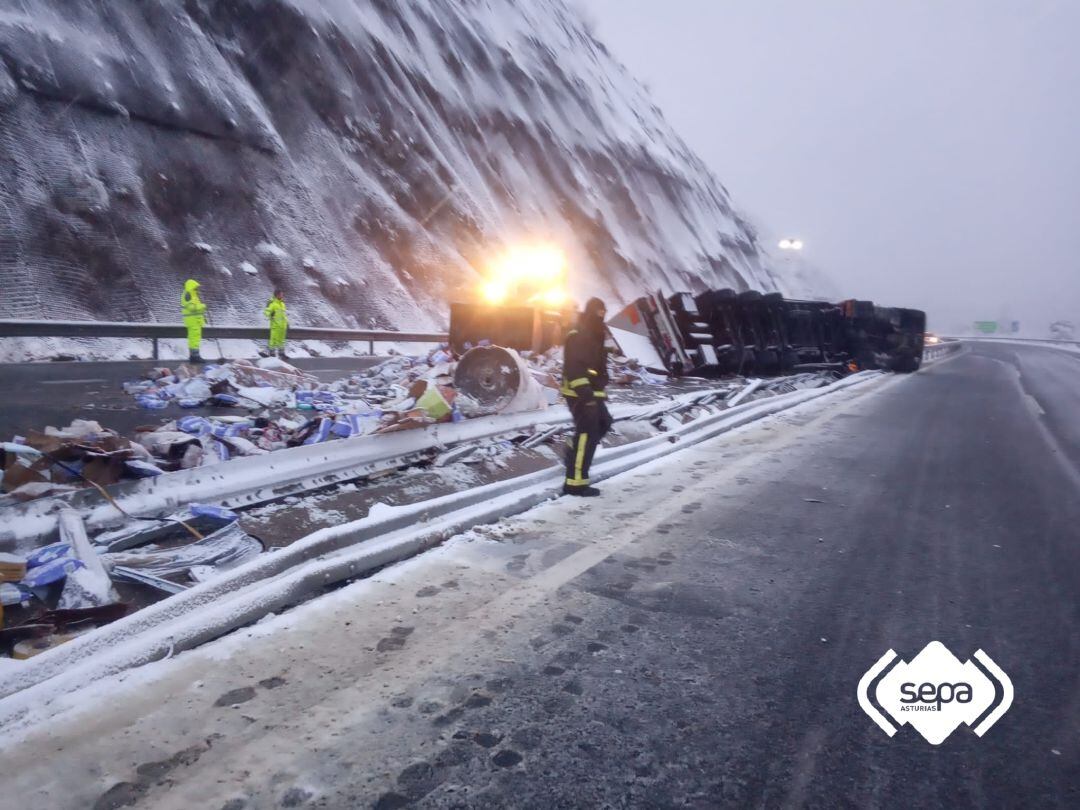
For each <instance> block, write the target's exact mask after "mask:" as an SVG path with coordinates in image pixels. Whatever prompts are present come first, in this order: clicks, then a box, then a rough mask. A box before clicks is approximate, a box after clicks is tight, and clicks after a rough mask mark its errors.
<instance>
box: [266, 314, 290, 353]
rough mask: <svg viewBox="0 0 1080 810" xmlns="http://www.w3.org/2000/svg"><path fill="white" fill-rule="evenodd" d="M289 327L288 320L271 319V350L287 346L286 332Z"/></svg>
mask: <svg viewBox="0 0 1080 810" xmlns="http://www.w3.org/2000/svg"><path fill="white" fill-rule="evenodd" d="M288 329H289V322H288V321H270V350H271V351H273V350H275V349H284V348H285V333H286V332H287V331H288Z"/></svg>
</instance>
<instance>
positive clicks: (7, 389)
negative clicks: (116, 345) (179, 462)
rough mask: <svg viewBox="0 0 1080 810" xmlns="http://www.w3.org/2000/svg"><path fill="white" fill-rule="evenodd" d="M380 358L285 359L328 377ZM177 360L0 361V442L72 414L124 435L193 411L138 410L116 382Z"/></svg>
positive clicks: (175, 408) (59, 422) (57, 422)
mask: <svg viewBox="0 0 1080 810" xmlns="http://www.w3.org/2000/svg"><path fill="white" fill-rule="evenodd" d="M382 359H385V358H380V357H374V358H371V357H322V358H300V359H293V360H290V361H289V362H291V363H293V364H294V365H296V366H298V367H299V368H302V369H304V370H305V371H310V372H311V373H313V374H315V375H316V376H317V377H319V378H320V379H322V380H325V381H331V380H337V379H341V378H342V377H347V376H348V375H349V374H351V373H353V372H355V371H359V370H362V369H365V368H368V367H370V366H371V365H373V364H374V363H376V362H378V361H379V360H382ZM177 362H178V361H175V360H174V361H160V362H157V361H152V360H132V361H124V362H115V363H109V362H100V363H99V362H93V363H79V362H60V363H18V364H0V383H2V385H3V396H2V397H0V441H9V440H10V439H11V437H12V436H16V435H25V434H26V431H28V430H43V429H44V428H45V426H46V425H53V426H56V427H64V426H66V425H69V424H71V420H72V419H93V420H96V421H98V422H100V423H101V424H102V425H103V426H104V427H107V428H111V429H113V430H115V431H117V432H118V433H120V434H121V435H130V433H131V432H132V431H133V430H134V429H135V428H136V427H137V426H139V425H157V424H160V423H161V422H163V421H166V420H169V419H176V418H177V417H179V416H182V415H187V414H191V413H193V411H189V410H184V409H183V408H181V407H180V406H178V405H172V406H170V407H169V408H167V409H165V410H160V411H147V410H143V409H142V408H139V407H138V406H137V405H136V404H135V400H134V398H133V397H131V396H130V395H128V394H126V393H124V389H123V387H122V386H123V384H124V382H125V381H127V380H135V379H139V378H141V377H142V375H143V374H145V373H146V372H147V371H149V370H150V369H152V368H154V367H155V366H171V365H175V364H176V363H177ZM197 412H198V413H211V412H214V411H212V410H200V411H197ZM219 412H221V413H236V411H235V410H227V409H224V410H222V409H219Z"/></svg>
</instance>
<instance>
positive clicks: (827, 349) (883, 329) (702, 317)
mask: <svg viewBox="0 0 1080 810" xmlns="http://www.w3.org/2000/svg"><path fill="white" fill-rule="evenodd" d="M608 328H609V330H610V332H611V336H612V338H613V339H614V340H615V342H616V343H617V344H618V345H619V348H620V350H621V351H622V353H624V354H626V355H628V356H632V357H636V358H637V359H638V360H639V361H640V362H641V363H642V364H643V365H645V366H646V367H647V368H649V369H652V370H655V371H658V372H663V373H667V374H672V375H676V376H679V375H687V376H696V377H719V376H723V375H727V374H743V375H746V374H753V375H758V376H772V375H778V374H791V373H795V372H801V371H811V370H821V369H835V370H837V371H861V370H864V369H885V370H889V371H898V372H905V373H906V372H912V371H916V370H918V368H919V365H920V363H921V361H922V351H923V336H924V334H925V332H926V313H924V312H922V311H921V310H917V309H904V308H900V307H880V306H877V305H876V304H874V303H873V302H872V301H856V300H854V299H851V300H846V301H841V302H839V303H830V302H825V301H799V300H792V299H786V298H784V297H783V296H781V295H780V294H779V293H760V292H756V291H753V290H750V291H746V292H735V291H734V290H730V289H724V290H707V291H706V292H703V293H700V294H698V295H691V294H690V293H675V294H674V295H670V296H667V297H664V296H663V295H662V294H660V293H659V292H658V293H657V294H655V295H646V296H643V297H641V298H638V299H637V300H636V301H634V302H633V303H631V304H629V305H628V306H626V307H624V308H623V309H622V310H621V311H620V312H619V313H618V314H617V315H615V317H613V318H612V319H610V320H609V321H608Z"/></svg>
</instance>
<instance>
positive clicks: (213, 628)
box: [0, 373, 883, 722]
mask: <svg viewBox="0 0 1080 810" xmlns="http://www.w3.org/2000/svg"><path fill="white" fill-rule="evenodd" d="M881 379H883V377H882V376H881V375H877V374H873V373H868V374H863V375H855V376H853V377H849V378H846V379H844V380H841V381H839V382H837V383H834V384H833V385H831V386H827V387H825V388H820V389H813V390H804V391H796V392H792V393H790V394H786V395H781V396H778V397H774V398H773V399H772V400H766V401H763V402H760V401H759V402H750V403H747V404H745V405H743V406H739V407H736V408H733V409H731V410H730V411H723V410H722V411H720V412H715V413H711V414H710V413H705V414H702V415H700V418H697V419H692V420H690V421H689V422H687V423H686V424H683V425H681V426H679V427H675V428H673V429H672V430H671V431H670V434H669V435H660V436H657V437H654V438H652V439H646V440H642V441H640V442H635V443H631V444H629V445H626V446H624V447H622V448H614V449H612V450H610V451H607V453H606V454H603V455H598V459H597V462H598V463H597V468H596V477H597V478H598V479H603V478H605V477H609V476H612V475H618V474H621V473H623V472H626V471H629V470H635V469H638V468H640V467H641V466H642V465H644V464H647V463H650V462H652V461H654V460H655V459H657V458H660V457H662V456H666V455H669V454H671V453H674V452H677V451H681V450H682V449H683V448H684V447H686V446H689V445H690V444H693V443H695V442H700V441H705V440H708V439H710V438H712V437H714V436H717V435H719V434H721V433H724V432H726V431H728V430H731V429H734V428H736V427H739V426H741V425H743V424H747V423H749V422H751V421H754V420H756V419H760V418H763V417H765V416H768V415H769V414H772V413H776V412H778V411H780V410H786V409H789V408H793V407H797V406H801V405H803V404H804V403H806V402H809V401H811V400H817V399H821V400H825V399H830V398H831V397H828V396H827V395H829V394H834V393H836V392H839V391H841V390H843V389H846V388H850V387H852V386H857V385H860V384H863V383H866V382H870V381H873V380H881ZM558 476H559V473H558V471H557V470H545V471H541V472H538V473H533V474H530V475H526V476H524V477H522V478H517V479H512V480H509V481H503V482H499V483H497V484H493V485H489V486H487V487H480V488H477V489H472V490H468V491H466V492H465V493H459V494H453V495H448V496H445V497H443V498H440V499H436V500H435V501H427V502H421V503H419V504H416V505H414V506H413V507H409V508H406V507H400V508H397V509H382V510H378V511H377V513H375V511H374V510H373V514H370V515H369V516H368V517H367V518H364V519H362V520H359V521H354V522H353V523H348V524H345V525H342V526H338V527H335V528H333V529H327V530H324V531H321V532H317V533H315V534H313V535H311V536H310V537H309V538H305V539H304V540H302V541H300V542H298V543H296V544H294V545H293V546H292V547H290V548H289V549H286V550H284V551H282V552H278V553H277V554H274V555H264V556H263V557H260V558H257V559H256V560H255V561H253V562H251V563H249V564H246V565H244V566H242V567H241V568H239V569H236V571H235V572H232V573H230V574H227V575H225V576H223V577H222V578H219V579H218V580H216V581H215V582H213V583H205V584H204V585H200V586H196V587H195V588H192V589H191V590H190V591H188V592H187V593H185V594H182V595H180V596H178V597H174V598H172V599H170V600H166V602H163V603H160V604H159V605H156V606H154V607H153V608H150V609H148V610H146V611H142V612H140V613H139V614H135V615H133V616H130V617H127V618H125V619H121V620H120V621H118V622H115V623H113V624H111V625H108V626H107V627H105V628H101V629H100V630H98V631H95V632H93V633H91V634H88V635H87V636H83V637H79V638H76V639H74V640H73V641H71V642H69V643H67V644H65V645H63V646H62V647H58V648H56V649H53V650H51V651H49V652H46V653H43V654H42V655H40V656H37V657H36V658H35V659H32V660H31V661H29V662H27V663H26V664H24V665H21V666H19V667H18V668H17V669H11V668H10V667H9V674H8V676H7V677H5V679H4V692H5V693H8V694H9V697H8V698H6V699H5V700H4V701H2V702H0V722H12V721H16V722H17V721H18V719H19V718H20V717H21V716H23V715H24V714H26V713H27V712H28V711H30V710H31V709H32V708H35V707H40V706H42V705H44V704H46V703H49V702H50V701H51V700H53V699H55V698H56V696H57V695H58V694H61V693H66V692H68V691H70V690H73V689H78V688H79V687H80V686H81V685H82V684H84V683H85V682H86V681H87V680H97V679H99V678H102V677H108V676H110V675H113V674H115V673H116V672H119V671H122V670H124V669H126V668H128V667H130V666H133V665H141V664H145V663H148V662H150V661H153V660H155V659H157V658H160V657H161V656H162V655H166V654H172V652H174V651H176V650H180V649H185V648H188V647H194V646H197V645H198V644H200V643H203V642H205V641H208V640H210V639H213V638H216V637H217V636H220V635H222V634H223V633H225V632H227V631H228V630H230V629H233V628H235V627H239V626H243V625H245V624H249V623H251V622H252V621H255V620H257V619H258V618H259V617H260V616H262V615H264V614H265V613H267V612H272V611H275V610H279V609H281V608H283V607H288V606H290V605H293V604H296V603H297V602H298V601H301V600H302V599H303V598H306V596H307V595H309V594H311V593H313V592H318V591H319V590H320V589H322V588H325V587H326V586H328V585H330V584H332V583H333V582H336V581H340V580H348V579H353V578H355V577H357V576H360V575H362V574H364V573H365V572H368V571H371V570H374V569H377V568H379V567H381V566H384V565H386V564H388V563H391V562H395V561H397V560H401V559H404V558H407V557H409V556H411V555H413V554H415V553H417V552H418V551H421V550H423V549H425V548H429V547H431V546H433V545H437V544H438V543H439V542H441V541H443V540H444V539H446V538H447V537H448V536H450V535H452V534H454V533H455V532H460V531H462V530H464V529H467V528H469V527H471V526H474V525H477V524H480V523H490V522H497V521H498V520H499V519H501V518H503V517H505V516H506V515H508V514H515V513H518V512H521V511H523V510H525V509H528V508H530V507H532V506H534V505H536V504H538V503H540V502H542V501H543V500H546V499H548V498H550V497H551V492H552V490H553V489H554V486H555V484H556V482H557V479H558ZM418 525H419V526H420V527H421V528H419V529H418V528H417V526H418ZM275 558H276V559H275ZM290 560H291V561H292V562H290ZM305 560H306V562H305ZM268 565H269V566H271V567H272V569H274V570H276V571H278V572H279V575H278V574H273V573H270V571H269V569H268V570H267V571H264V572H263V573H270V576H269V577H267V576H261V575H259V574H260V571H259V569H266V567H267V566H268ZM234 585H235V586H240V590H236V588H235V587H233V586H234ZM215 594H216V595H217V598H214V595H215ZM185 608H186V609H185ZM20 689H21V690H22V691H18V692H17V691H16V690H20ZM12 692H15V694H11V693H12Z"/></svg>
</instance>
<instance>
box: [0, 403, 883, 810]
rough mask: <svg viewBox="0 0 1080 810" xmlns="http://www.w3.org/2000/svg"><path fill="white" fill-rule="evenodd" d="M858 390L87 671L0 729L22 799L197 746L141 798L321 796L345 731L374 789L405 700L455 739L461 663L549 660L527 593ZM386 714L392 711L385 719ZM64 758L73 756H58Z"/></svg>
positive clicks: (352, 759)
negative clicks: (368, 572) (212, 635)
mask: <svg viewBox="0 0 1080 810" xmlns="http://www.w3.org/2000/svg"><path fill="white" fill-rule="evenodd" d="M875 390H881V388H880V387H878V386H864V387H863V388H862V389H860V391H861V392H862V393H863V395H865V394H866V393H872V392H873V391H875ZM859 399H860V395H859V394H856V395H855V396H853V397H852V398H851V399H848V398H845V399H843V400H842V401H841V402H840V403H837V402H836V400H835V399H832V400H829V399H821V400H818V401H817V402H815V403H808V404H805V405H803V406H800V407H798V408H795V409H793V410H791V411H789V412H787V413H786V414H784V415H782V416H776V417H771V418H768V419H765V420H763V421H760V422H758V423H755V424H754V425H752V426H747V427H744V428H742V429H740V430H738V431H735V432H733V433H729V434H728V435H727V436H724V437H722V438H718V439H715V440H713V441H711V442H707V443H703V444H701V445H698V446H696V447H693V448H689V449H687V450H685V451H683V452H680V453H679V454H677V455H675V456H669V457H668V458H667V459H662V460H659V461H655V462H652V463H651V464H648V465H644V464H643V465H638V466H636V467H635V468H634V469H632V470H630V471H628V472H627V473H624V474H622V475H621V476H620V477H618V478H616V479H609V481H608V482H607V484H606V487H605V489H606V494H605V497H604V498H601V499H598V500H597V501H595V502H591V503H589V504H588V505H586V506H585V508H582V507H583V505H582V504H581V503H580V502H576V501H567V500H565V499H558V500H555V501H551V502H548V503H545V504H543V505H541V506H539V507H537V508H534V509H532V510H530V511H528V512H527V513H525V514H522V515H521V516H519V517H517V518H511V519H507V520H503V521H500V522H499V523H497V524H495V525H492V526H489V527H480V528H477V529H474V530H470V531H467V532H464V533H462V534H459V535H457V536H455V537H454V538H453V539H451V540H449V541H448V542H447V543H446V544H445V545H444V546H443V547H441V548H439V549H436V550H434V551H432V552H430V553H427V554H423V555H421V556H419V557H415V558H413V559H411V560H409V561H406V562H404V563H401V564H398V565H394V566H391V567H389V568H385V569H383V570H382V571H380V572H378V573H376V574H374V575H373V576H372V577H370V578H368V579H365V580H361V581H359V582H355V583H353V584H350V585H348V586H346V587H345V588H342V589H340V590H337V591H335V592H333V593H330V594H327V595H326V596H323V597H321V598H319V599H316V600H313V601H310V602H307V603H306V604H304V605H301V606H299V607H297V608H295V609H292V610H289V611H288V612H285V613H279V614H278V615H275V616H267V617H266V618H265V619H264V620H263V621H261V622H259V623H257V624H254V625H252V626H250V627H248V628H246V629H244V630H242V631H240V632H237V633H234V634H232V635H230V636H228V637H225V638H222V639H220V640H218V641H215V642H213V643H211V644H207V645H205V646H203V647H201V648H199V649H197V650H194V651H191V652H184V653H180V654H177V655H175V656H173V657H171V658H170V659H169V660H165V661H159V662H157V663H153V664H150V665H148V666H146V667H143V668H141V669H139V670H133V671H128V672H125V673H121V674H119V675H116V676H112V677H109V678H105V679H101V680H99V681H96V682H93V680H92V679H91V678H89V677H88V676H87V677H86V678H84V679H83V681H82V685H81V688H80V689H77V690H74V691H71V692H68V693H62V694H58V695H57V696H56V699H55V701H53V702H52V703H45V702H38V703H37V704H36V705H35V706H34V707H33V709H32V712H31V714H28V715H27V716H26V717H25V718H24V721H23V722H22V723H21V724H20V725H19V726H18V727H14V726H9V727H8V728H7V729H5V734H4V736H3V740H4V742H3V743H2V745H3V747H4V750H5V757H6V758H7V761H8V762H9V763H10V764H11V771H10V772H11V779H12V781H11V783H10V784H11V787H12V789H16V790H18V791H19V792H18V795H20V796H23V797H26V798H33V799H38V798H39V797H41V798H43V799H45V798H51V800H52V806H89V805H91V804H93V802H94V801H95V800H96V799H97V798H98V797H99V796H101V795H103V794H105V793H106V792H107V791H113V790H115V791H116V793H117V795H119V793H120V792H121V791H122V790H123V789H125V788H131V787H132V786H133V785H141V784H142V781H143V780H142V779H141V778H140V776H139V774H141V773H142V772H143V771H142V770H139V771H138V772H136V768H137V766H139V765H140V763H146V762H152V761H165V760H169V759H170V758H172V757H173V756H174V755H175V754H176V752H178V751H181V750H184V751H188V750H189V749H193V750H195V749H197V750H195V753H194V754H193V755H192V757H189V758H187V759H185V760H184V761H183V763H182V764H181V765H179V766H178V767H177V769H176V770H175V771H174V773H173V774H172V775H171V776H172V777H175V778H171V779H170V780H169V781H168V784H155V783H153V782H147V784H146V788H145V789H146V790H147V791H148V792H147V794H146V800H147V801H152V802H153V803H154V804H155V806H161V807H172V806H184V803H185V802H186V803H187V806H191V804H192V803H194V804H196V805H198V804H199V803H200V801H201V802H202V803H204V804H205V803H206V802H207V801H209V799H210V798H213V799H215V800H216V801H217V804H215V805H214V806H217V805H219V804H221V803H222V802H223V801H225V800H226V799H229V798H232V797H233V796H246V797H247V799H248V801H249V804H250V806H264V805H270V804H272V803H274V802H276V801H277V799H278V798H279V797H280V794H282V793H284V792H285V791H286V790H287V789H289V788H290V787H291V786H292V785H293V784H294V780H295V783H296V784H298V785H299V786H300V787H302V788H303V789H306V790H310V791H311V792H312V793H314V794H315V795H318V794H320V793H321V792H323V791H325V790H328V789H329V787H330V784H329V783H330V782H331V777H330V776H328V775H326V774H327V770H332V769H333V768H334V767H335V765H336V763H337V759H336V755H332V754H331V752H332V751H333V750H334V748H333V747H334V746H335V745H347V746H349V747H350V748H351V750H352V754H351V755H350V756H349V757H347V758H346V760H347V761H342V763H341V765H342V766H343V767H345V766H347V767H348V768H350V769H353V771H354V772H355V773H356V775H357V778H362V777H363V776H364V775H365V774H366V773H369V772H370V773H371V774H372V775H373V776H375V784H374V785H373V787H372V788H369V789H376V788H377V789H379V790H381V789H383V788H382V787H380V786H381V785H383V783H384V782H385V779H382V778H380V777H379V776H378V774H379V773H380V771H379V769H378V768H376V767H375V765H374V763H375V762H376V761H377V758H379V757H383V756H391V757H392V756H393V755H394V752H395V751H397V750H398V747H399V746H400V747H401V748H402V749H403V756H404V755H405V754H404V752H407V751H408V750H409V749H410V748H415V744H414V740H412V738H411V737H408V735H409V733H410V729H411V728H413V725H412V719H411V718H412V717H413V716H414V715H415V717H416V726H415V727H416V729H417V731H418V732H419V733H429V731H430V729H431V728H432V725H431V724H432V721H437V722H436V723H435V726H436V728H437V729H440V728H442V727H443V725H445V724H446V723H449V725H446V731H445V737H446V742H447V743H449V737H450V733H451V732H452V731H454V730H455V728H456V727H457V723H456V722H455V721H454V719H453V718H454V717H455V711H456V710H455V707H456V706H458V705H460V703H461V702H462V701H464V700H465V699H467V698H468V697H469V696H470V694H471V693H472V690H473V689H474V688H481V689H482V688H483V685H484V684H483V680H481V681H480V682H479V684H474V683H473V681H472V680H469V679H468V678H466V677H465V673H472V672H480V673H483V672H491V671H492V670H493V669H495V670H498V669H501V668H505V667H509V668H513V667H514V665H515V660H516V662H517V663H520V664H524V663H530V664H531V662H532V661H533V657H535V656H539V658H538V660H539V661H540V663H539V664H538V665H537V669H539V668H541V667H542V666H543V665H544V663H546V662H545V661H544V660H543V659H544V656H545V654H544V652H541V651H538V650H535V648H534V653H533V655H530V653H529V649H530V645H529V639H532V638H534V637H537V636H538V635H540V634H543V633H544V632H545V631H546V632H548V633H549V634H550V630H551V628H550V627H548V626H547V625H549V624H550V618H549V614H550V611H545V610H537V608H539V607H541V606H542V605H543V604H544V603H547V602H548V601H549V600H551V599H554V600H555V602H557V601H558V600H557V599H556V598H555V597H556V592H557V591H558V590H559V589H560V588H561V587H562V586H563V585H564V583H566V582H567V581H569V580H570V579H572V578H574V577H575V576H578V575H579V574H580V573H581V572H582V571H584V570H586V569H589V568H591V567H592V566H595V565H596V564H598V563H599V562H601V561H603V560H604V559H606V558H607V557H609V556H610V555H613V554H618V553H620V552H625V553H630V552H631V550H632V549H636V551H634V552H633V554H634V555H636V556H641V557H643V558H644V557H647V556H648V557H652V558H653V564H655V558H656V556H657V554H658V553H660V552H662V551H663V550H664V548H663V546H664V544H665V543H670V542H671V539H670V538H667V539H666V538H665V537H663V536H661V535H663V534H664V533H665V532H666V529H665V524H666V523H668V522H677V520H678V519H679V518H680V517H685V515H684V514H683V513H684V512H685V511H686V510H688V509H692V508H695V507H697V506H700V503H701V502H702V501H706V502H707V501H710V500H714V499H718V498H719V497H721V495H720V493H721V492H723V491H725V489H724V488H726V491H727V492H728V493H729V494H730V495H735V494H736V493H739V492H741V491H742V489H741V487H740V486H739V484H740V479H741V478H742V476H745V475H747V474H752V473H753V470H754V469H756V468H759V467H760V466H761V464H762V461H763V457H766V456H767V458H764V460H769V459H778V458H781V457H782V456H783V455H784V453H785V450H786V448H789V447H791V446H792V445H797V444H798V443H799V442H800V440H801V439H802V438H804V437H805V436H806V435H808V434H810V435H813V433H814V432H815V421H814V420H816V419H817V418H819V416H821V417H824V416H825V414H834V413H835V412H836V411H837V410H840V411H843V410H844V409H845V408H848V407H852V408H854V407H859V405H858V401H859ZM830 401H831V403H832V407H830V405H829V403H830ZM721 457H723V459H724V461H723V462H722V464H720V465H718V461H719V459H720V458H721ZM767 466H769V469H770V470H772V469H773V468H772V467H771V465H767ZM660 482H663V485H662V486H661V485H659V484H660ZM811 508H817V507H811ZM604 527H606V529H605V528H604ZM658 527H659V529H660V530H661V531H659V532H658ZM639 541H641V542H642V543H644V544H645V545H643V546H642V545H634V544H635V543H637V542H639ZM674 550H675V551H676V552H677V551H678V549H677V548H676V549H674ZM636 556H633V557H632V558H633V559H636ZM557 610H558V608H557V607H556V611H557ZM534 616H535V618H536V619H537V621H539V622H540V626H537V627H534V624H535V622H533V621H532V617H534ZM515 639H516V641H515ZM518 647H521V648H522V649H520V650H519V649H517V648H518ZM511 648H513V649H511ZM496 661H498V662H500V663H499V664H496V663H494V662H496ZM485 662H486V664H485ZM462 689H464V691H462ZM410 705H411V710H408V711H407V710H406V709H403V708H397V709H394V708H393V707H395V706H397V707H409V706H410ZM458 714H459V715H460V712H458ZM444 715H445V716H446V721H438V718H439V717H442V716H444ZM391 717H394V718H398V720H400V722H401V723H403V724H404V725H401V726H396V727H395V731H394V733H393V734H387V733H386V732H387V730H388V728H387V725H386V724H387V722H389V721H390V718H391ZM210 732H213V734H212V735H211V736H212V739H210V740H207V735H208V734H209V733H210ZM369 735H371V736H369ZM298 741H302V743H301V744H300V745H299V748H298ZM440 745H441V744H440ZM326 746H330V751H327V749H326ZM58 749H61V750H60V752H58ZM209 749H212V750H213V752H214V753H213V754H207V755H204V756H202V758H201V759H199V761H198V762H194V761H190V760H192V759H193V758H198V755H199V753H200V752H205V751H206V750H209ZM91 750H93V754H92V755H90V754H89V753H88V752H89V751H91ZM438 750H441V748H440V749H438ZM46 752H48V754H49V755H48V756H47V757H46V756H44V754H46ZM435 753H437V751H433V752H432V755H434V754H435ZM313 758H314V759H315V760H320V761H322V763H323V764H322V765H321V766H320V765H317V764H316V762H315V761H313ZM62 761H70V762H71V765H72V767H71V768H68V767H64V768H56V767H54V766H55V765H56V764H57V763H58V762H62ZM409 761H411V760H409V759H408V758H406V759H403V760H402V762H401V766H402V767H404V766H405V765H406V764H408V762H409ZM50 763H51V764H50ZM46 770H47V771H48V775H47V776H46ZM279 774H280V777H279ZM271 777H273V779H271ZM324 777H325V779H326V782H324V781H323V780H324ZM389 778H390V779H391V781H392V776H391V777H389ZM281 780H284V781H281ZM200 791H202V793H201V794H200ZM207 791H209V793H207ZM200 796H201V798H200Z"/></svg>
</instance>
